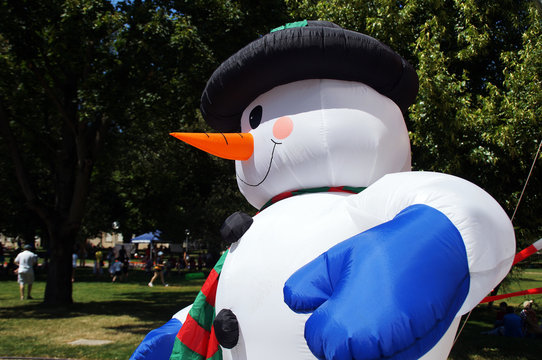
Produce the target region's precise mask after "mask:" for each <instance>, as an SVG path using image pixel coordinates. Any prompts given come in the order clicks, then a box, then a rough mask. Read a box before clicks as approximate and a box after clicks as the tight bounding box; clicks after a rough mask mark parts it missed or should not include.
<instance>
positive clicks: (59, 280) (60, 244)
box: [43, 232, 75, 306]
mask: <svg viewBox="0 0 542 360" xmlns="http://www.w3.org/2000/svg"><path fill="white" fill-rule="evenodd" d="M49 234H50V239H49V241H50V243H49V245H50V247H49V249H50V252H51V258H50V262H49V269H48V271H47V285H46V286H45V297H44V300H43V302H44V303H45V304H48V305H60V306H62V305H69V304H72V303H73V298H72V271H73V270H72V253H73V247H74V244H75V235H73V236H70V235H64V237H62V235H60V234H52V233H51V232H50V233H49ZM70 237H71V238H70Z"/></svg>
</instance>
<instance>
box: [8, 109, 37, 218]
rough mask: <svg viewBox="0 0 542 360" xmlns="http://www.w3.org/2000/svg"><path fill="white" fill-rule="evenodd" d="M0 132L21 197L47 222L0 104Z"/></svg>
mask: <svg viewBox="0 0 542 360" xmlns="http://www.w3.org/2000/svg"><path fill="white" fill-rule="evenodd" d="M0 132H1V133H2V136H3V137H4V140H5V142H6V144H7V146H8V149H9V152H10V155H11V159H12V161H13V165H14V167H15V175H16V177H17V181H18V182H19V185H20V186H21V190H22V192H23V195H24V197H25V198H26V201H27V204H28V207H29V208H30V209H31V210H33V211H35V212H36V213H37V214H38V215H39V216H40V217H41V218H42V219H43V220H44V221H45V222H47V211H46V210H45V209H44V207H43V205H42V204H41V202H40V200H39V198H38V196H37V194H36V192H35V190H34V187H33V186H32V184H31V183H30V177H29V176H28V172H27V171H26V168H25V166H24V162H23V159H22V157H21V154H20V151H19V148H18V146H17V141H16V140H15V136H13V133H12V132H11V128H10V127H9V120H8V114H7V111H6V110H5V108H4V106H3V104H2V103H0Z"/></svg>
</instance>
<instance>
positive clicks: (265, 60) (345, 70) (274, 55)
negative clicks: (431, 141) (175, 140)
mask: <svg viewBox="0 0 542 360" xmlns="http://www.w3.org/2000/svg"><path fill="white" fill-rule="evenodd" d="M306 79H336V80H347V81H358V82H362V83H364V84H366V85H368V86H370V87H372V88H373V89H375V90H376V91H378V92H379V93H381V94H383V95H385V96H387V97H388V98H390V99H391V100H393V101H394V102H395V103H396V104H397V105H398V106H399V108H400V109H401V111H403V112H405V110H406V109H407V108H408V106H410V104H412V103H413V102H414V99H415V97H416V94H417V92H418V76H417V74H416V71H415V70H414V69H413V68H412V66H411V65H410V64H409V63H408V62H407V61H406V60H405V59H403V58H402V57H401V56H400V55H398V54H397V53H395V52H394V51H393V50H392V49H390V48H389V47H388V46H386V45H384V44H382V43H381V42H380V41H378V40H376V39H374V38H372V37H370V36H368V35H365V34H361V33H358V32H354V31H350V30H345V29H343V28H341V27H340V26H338V25H336V24H334V23H331V22H327V21H306V20H305V21H300V22H297V23H291V24H287V25H285V26H282V27H280V28H277V29H275V30H272V31H271V33H269V34H267V35H264V36H263V37H261V38H259V39H257V40H255V41H253V42H251V43H250V44H248V45H247V46H245V47H244V48H242V49H241V50H239V51H238V52H237V53H235V54H234V55H232V56H231V57H230V58H229V59H227V60H226V61H224V62H223V63H222V64H221V65H220V66H219V67H218V68H217V69H216V70H215V72H214V73H213V75H212V76H211V78H210V79H209V81H208V82H207V86H206V87H205V90H204V91H203V94H202V96H201V112H202V114H203V117H204V119H205V120H206V121H207V123H208V124H209V125H210V126H211V127H213V128H214V129H215V130H218V131H222V132H237V131H240V119H241V115H242V112H243V111H244V110H245V108H246V107H247V106H248V105H249V104H250V102H252V101H253V100H254V99H255V98H256V97H258V96H259V95H261V94H263V93H265V92H267V91H269V90H271V89H272V88H274V87H276V86H279V85H284V84H288V83H291V82H294V81H299V80H306Z"/></svg>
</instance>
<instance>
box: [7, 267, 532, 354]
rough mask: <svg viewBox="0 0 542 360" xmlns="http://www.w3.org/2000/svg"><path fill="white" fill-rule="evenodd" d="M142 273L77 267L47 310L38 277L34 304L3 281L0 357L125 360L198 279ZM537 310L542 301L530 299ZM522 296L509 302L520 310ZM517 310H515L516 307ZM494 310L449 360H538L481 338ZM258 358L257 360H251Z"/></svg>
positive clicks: (186, 300) (525, 345) (474, 320)
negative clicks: (63, 302) (152, 278)
mask: <svg viewBox="0 0 542 360" xmlns="http://www.w3.org/2000/svg"><path fill="white" fill-rule="evenodd" d="M516 277H517V281H516V282H515V283H512V284H511V285H510V286H509V287H508V288H507V289H506V292H512V291H517V290H519V289H526V288H533V287H541V286H542V269H528V270H525V271H524V272H523V273H522V274H521V276H517V275H516ZM148 281H149V278H148V277H147V275H146V274H145V273H144V272H143V271H141V270H134V271H132V272H131V273H130V276H129V278H128V281H126V282H123V283H111V282H110V281H108V280H107V278H105V277H104V278H103V279H102V280H96V279H94V277H93V276H92V274H91V270H90V268H85V269H80V268H79V269H77V273H76V282H75V283H74V288H73V299H74V302H75V304H73V305H72V306H70V307H69V308H68V309H60V308H51V307H45V306H44V305H43V304H42V303H41V302H42V300H43V293H44V288H45V281H44V278H43V276H38V279H37V282H36V283H35V284H34V289H33V297H34V299H35V300H24V301H21V300H19V292H18V284H17V283H16V281H15V279H14V278H13V277H12V278H10V279H7V278H5V277H4V278H1V279H0V339H1V340H0V357H2V356H24V357H42V356H47V357H57V358H70V359H96V360H97V359H128V358H129V357H130V355H131V353H132V352H133V351H134V349H135V348H136V346H137V345H138V344H139V342H140V341H141V340H142V339H143V337H144V336H145V334H147V332H149V331H150V330H152V329H154V328H156V327H159V326H161V325H162V324H164V323H165V322H166V321H168V320H169V319H170V317H171V315H172V314H173V313H175V312H176V311H178V310H179V309H181V308H182V307H184V306H186V305H188V304H190V303H191V302H192V301H193V299H194V297H195V296H196V294H197V292H198V291H199V289H200V287H201V284H202V283H203V280H185V279H184V277H183V276H180V275H176V274H172V275H171V277H169V278H168V279H167V281H168V283H169V285H170V286H169V287H163V286H161V285H157V283H156V282H155V287H153V288H149V287H148V286H147V282H148ZM158 284H159V281H158ZM530 298H532V299H534V300H535V303H536V304H538V305H539V306H540V307H536V308H535V309H536V310H537V311H538V313H539V314H542V296H533V297H530ZM525 299H526V298H525V297H516V298H511V299H508V303H509V304H511V305H513V306H519V304H521V303H522V302H523V301H524V300H525ZM518 309H519V307H518ZM494 311H496V310H495V309H493V310H490V309H488V307H487V305H480V306H478V307H477V308H476V309H475V310H474V311H473V312H472V314H471V316H470V318H469V321H468V322H467V325H466V326H465V328H464V330H463V331H462V333H461V335H460V337H459V339H458V341H457V343H456V344H455V346H454V348H453V350H452V353H451V355H450V359H453V360H460V359H461V360H462V359H470V360H484V359H533V360H534V359H542V339H513V338H505V337H498V336H488V335H481V334H480V333H481V332H482V331H485V330H489V329H491V327H492V323H493V319H494V316H495V313H494ZM78 339H88V340H111V341H113V343H111V344H107V345H98V346H84V345H70V344H68V343H69V342H72V341H74V340H78ZM255 360H257V359H255Z"/></svg>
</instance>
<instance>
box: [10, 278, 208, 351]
mask: <svg viewBox="0 0 542 360" xmlns="http://www.w3.org/2000/svg"><path fill="white" fill-rule="evenodd" d="M77 271H78V272H77V274H76V282H75V283H74V284H73V300H74V302H75V303H74V304H73V305H71V306H70V307H69V308H68V309H61V308H55V307H46V306H44V305H43V304H42V301H43V293H44V289H45V282H44V281H43V279H40V278H38V281H37V282H36V283H34V288H33V289H32V295H33V297H34V300H24V301H21V300H20V299H19V295H18V294H19V289H18V284H17V282H16V281H15V279H14V278H12V279H10V280H5V279H3V281H0V339H1V340H0V356H8V355H9V356H13V355H17V356H27V357H31V356H34V357H36V356H49V357H60V358H73V359H128V358H129V357H130V355H131V354H132V352H133V351H134V350H135V348H136V347H137V345H138V344H139V343H140V342H141V340H143V338H144V336H145V335H146V334H147V333H148V332H149V331H150V330H152V329H154V328H157V327H159V326H161V325H163V324H164V323H165V322H167V321H168V320H169V319H170V318H171V316H172V315H173V314H174V313H175V312H177V311H178V310H180V309H181V308H183V307H184V306H186V305H189V304H190V303H192V301H193V300H194V298H195V296H196V294H197V292H198V291H199V289H200V288H201V284H202V283H203V280H190V281H186V280H184V277H183V276H179V275H175V274H172V276H171V277H169V278H168V279H167V281H168V282H169V285H170V286H169V287H163V286H161V285H156V282H155V287H153V288H149V287H148V286H147V283H148V281H149V277H148V276H146V275H145V273H144V272H143V271H132V272H131V273H130V276H129V278H128V281H126V282H123V283H111V282H110V281H108V279H107V278H106V277H104V278H103V280H101V281H96V280H95V279H94V278H93V277H92V274H91V272H90V269H77ZM159 283H160V281H158V284H159ZM78 339H89V340H111V341H113V343H111V344H108V345H100V346H81V345H79V346H78V345H69V344H68V343H69V342H71V341H74V340H78Z"/></svg>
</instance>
